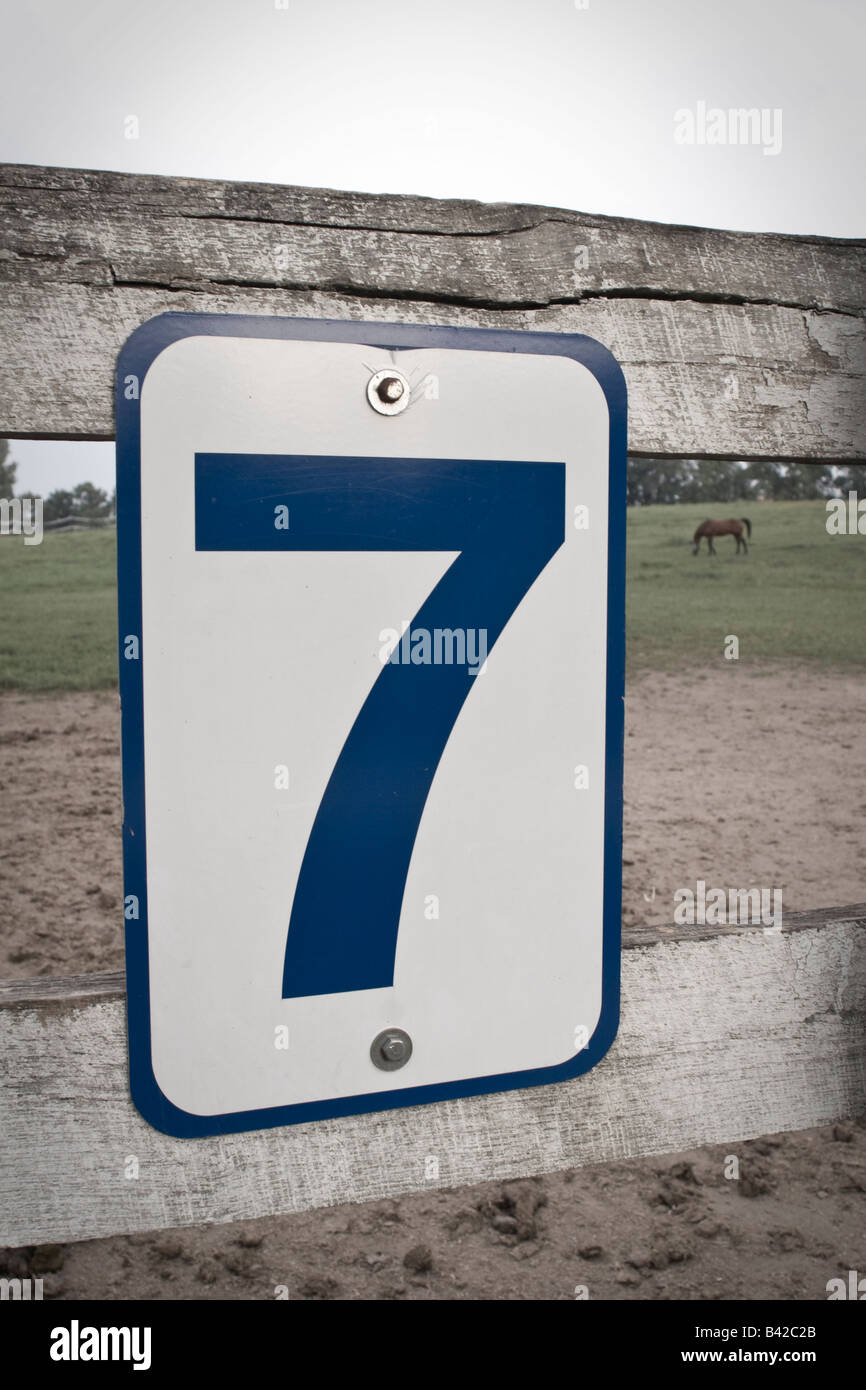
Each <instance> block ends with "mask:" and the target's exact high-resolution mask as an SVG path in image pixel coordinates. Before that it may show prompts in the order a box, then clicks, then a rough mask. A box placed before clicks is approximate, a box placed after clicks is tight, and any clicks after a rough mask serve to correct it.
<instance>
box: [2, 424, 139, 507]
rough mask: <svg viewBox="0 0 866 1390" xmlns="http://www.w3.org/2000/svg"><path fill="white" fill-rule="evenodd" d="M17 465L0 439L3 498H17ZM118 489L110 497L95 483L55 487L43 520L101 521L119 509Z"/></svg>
mask: <svg viewBox="0 0 866 1390" xmlns="http://www.w3.org/2000/svg"><path fill="white" fill-rule="evenodd" d="M17 474H18V465H17V463H15V462H14V461H13V460H12V459H10V457H9V440H8V439H0V497H7V498H11V497H14V496H15V483H16V480H17ZM32 495H33V494H32V493H29V492H28V493H23V494H22V493H19V496H26V497H30V496H32ZM116 499H117V489H115V490H114V491H113V492H112V494H111V496H110V497H109V495H108V493H107V492H106V491H105V489H104V488H101V487H96V485H95V484H94V483H76V485H75V487H73V488H55V490H54V492H50V493H49V494H48V496H47V497H44V498H43V499H42V520H43V522H46V521H63V520H65V518H66V517H74V518H80V519H81V520H82V521H102V520H105V519H106V518H107V517H110V516H113V515H114V512H115V509H116Z"/></svg>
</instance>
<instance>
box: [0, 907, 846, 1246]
mask: <svg viewBox="0 0 866 1390" xmlns="http://www.w3.org/2000/svg"><path fill="white" fill-rule="evenodd" d="M624 945H625V947H626V949H625V950H624V952H623V969H622V981H623V1009H622V1023H621V1026H620V1031H619V1036H618V1038H617V1040H616V1042H615V1043H614V1045H613V1047H612V1048H611V1050H610V1052H609V1053H608V1055H607V1057H606V1058H604V1060H603V1061H602V1062H600V1063H599V1065H598V1066H597V1067H595V1068H594V1070H593V1071H591V1072H589V1073H588V1074H587V1075H586V1076H583V1077H579V1078H577V1079H576V1080H574V1081H570V1082H564V1083H562V1084H561V1085H558V1086H544V1087H536V1088H531V1089H527V1090H523V1091H512V1092H508V1093H503V1094H499V1095H489V1096H478V1097H473V1098H471V1099H469V1100H458V1101H444V1102H439V1103H437V1104H433V1105H424V1106H416V1107H412V1108H410V1109H406V1110H393V1111H385V1112H380V1113H377V1114H373V1115H356V1116H349V1117H346V1118H343V1119H337V1120H323V1121H319V1122H318V1123H316V1124H307V1125H295V1126H288V1127H285V1128H282V1129H273V1130H261V1131H257V1132H255V1133H249V1134H236V1135H226V1136H221V1137H219V1138H215V1139H195V1140H178V1139H170V1138H168V1137H167V1136H165V1135H163V1134H159V1133H158V1132H157V1131H156V1130H154V1129H151V1128H150V1127H149V1126H148V1125H147V1124H146V1123H145V1121H144V1120H142V1119H141V1117H140V1116H139V1115H138V1114H137V1112H136V1111H135V1110H134V1109H133V1107H132V1104H131V1102H130V1100H129V1094H128V1088H127V1071H126V1056H125V1042H126V1039H125V1020H124V1006H123V998H122V977H121V976H120V975H109V976H104V977H99V976H87V977H82V978H81V979H79V980H63V981H51V980H44V979H40V980H33V981H23V982H18V981H10V982H6V983H5V984H3V986H2V987H0V1056H2V1058H3V1064H2V1068H0V1244H9V1245H23V1244H34V1243H41V1242H53V1241H66V1240H83V1239H88V1238H93V1237H96V1236H106V1235H112V1234H116V1233H119V1232H131V1231H151V1230H159V1229H163V1228H167V1227H173V1226H184V1225H192V1224H196V1223H198V1222H202V1221H214V1222H226V1221H236V1220H241V1219H247V1218H253V1217H257V1216H265V1215H273V1214H277V1213H282V1212H291V1211H305V1210H309V1209H310V1208H314V1207H321V1206H330V1205H333V1204H336V1203H341V1202H364V1201H368V1200H372V1199H374V1198H381V1197H396V1196H399V1195H401V1194H402V1193H406V1192H413V1191H418V1190H420V1189H422V1188H424V1187H452V1186H457V1185H460V1184H463V1183H475V1182H483V1181H487V1180H493V1179H503V1178H511V1177H517V1176H523V1175H526V1174H529V1173H546V1172H553V1171H556V1170H558V1169H563V1168H569V1167H573V1166H578V1165H582V1164H587V1163H600V1162H605V1161H607V1160H610V1159H617V1158H628V1157H635V1156H638V1155H646V1154H654V1153H660V1152H665V1151H668V1152H671V1151H675V1150H677V1149H681V1148H688V1147H692V1146H694V1145H698V1144H708V1143H726V1144H732V1145H735V1144H736V1143H737V1142H738V1141H740V1140H743V1139H748V1138H753V1137H755V1136H757V1135H760V1134H766V1133H770V1132H773V1131H781V1130H793V1129H800V1128H806V1127H808V1126H811V1125H817V1124H829V1123H831V1122H833V1121H836V1120H840V1119H844V1118H848V1117H850V1116H851V1115H853V1114H855V1113H859V1111H860V1110H861V1109H862V1103H863V1091H864V1082H866V904H864V903H860V904H857V905H855V906H852V907H847V908H837V909H833V910H830V909H827V910H823V911H821V912H817V913H803V914H798V915H796V916H794V915H792V916H791V917H790V918H789V919H788V922H787V923H786V925H785V928H784V930H783V931H782V932H781V934H779V935H773V934H768V933H765V932H763V931H761V930H760V929H755V930H753V929H742V928H723V929H720V930H714V929H708V928H698V929H690V928H676V929H675V928H669V929H661V930H652V929H642V930H641V931H638V932H632V933H629V934H627V936H626V938H625V941H624ZM131 1155H134V1156H135V1157H136V1158H137V1159H138V1162H139V1177H138V1179H137V1180H134V1179H127V1178H126V1177H125V1176H124V1173H125V1163H126V1160H127V1158H128V1157H129V1156H131ZM431 1155H432V1156H435V1157H437V1158H438V1160H439V1178H438V1180H436V1181H435V1182H431V1181H429V1180H427V1179H426V1178H425V1172H426V1168H425V1160H426V1159H427V1158H428V1156H431Z"/></svg>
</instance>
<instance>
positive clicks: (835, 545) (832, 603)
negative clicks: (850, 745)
mask: <svg viewBox="0 0 866 1390" xmlns="http://www.w3.org/2000/svg"><path fill="white" fill-rule="evenodd" d="M743 512H745V513H746V514H747V515H748V517H749V520H750V521H751V523H752V540H751V541H750V542H749V553H748V555H742V554H740V555H737V554H736V543H735V541H734V538H733V537H732V536H724V537H719V538H717V539H716V541H715V547H716V555H715V556H714V557H710V556H708V555H707V543H706V541H702V542H701V550H700V552H699V554H698V555H695V556H693V555H692V550H691V538H692V536H693V534H694V531H695V527H696V526H698V525H699V523H700V522H701V521H703V520H704V519H705V518H706V517H708V516H710V517H714V518H717V519H722V518H724V517H728V516H738V515H741V514H742V513H743ZM826 516H827V512H826V508H825V506H824V503H823V502H758V503H755V502H750V503H748V504H747V505H743V504H742V503H739V504H737V503H730V502H726V503H717V504H712V503H710V504H707V503H705V502H704V503H699V504H695V505H692V504H681V505H678V506H674V507H646V508H631V509H630V510H629V514H628V581H627V607H628V669H629V671H630V672H631V673H632V674H634V673H635V672H637V671H638V670H640V669H646V668H653V669H657V670H659V669H661V670H664V669H667V670H686V669H692V670H694V669H696V668H698V667H701V666H703V664H704V663H705V662H711V663H716V662H718V661H719V660H720V659H723V656H722V653H723V649H724V639H725V637H726V636H727V635H728V634H729V633H733V634H735V635H736V636H737V637H738V638H739V643H740V656H739V660H740V664H741V665H749V666H761V665H763V664H766V663H768V662H770V663H779V662H796V663H809V664H815V665H818V666H845V667H848V668H851V667H864V666H866V536H830V535H828V534H827V531H826V529H825V524H824V523H825V521H826Z"/></svg>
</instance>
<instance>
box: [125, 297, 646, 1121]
mask: <svg viewBox="0 0 866 1390" xmlns="http://www.w3.org/2000/svg"><path fill="white" fill-rule="evenodd" d="M169 348H170V351H167V350H166V349H169ZM130 375H134V376H135V378H136V379H137V380H138V381H140V382H141V383H142V385H144V383H145V377H146V379H147V381H146V384H147V390H142V391H140V392H138V393H136V394H135V396H134V397H129V396H128V395H127V393H126V392H125V391H124V382H125V380H126V378H127V377H129V376H130ZM431 379H435V380H436V381H437V383H438V382H440V381H442V383H443V388H444V387H445V385H446V384H447V388H448V389H447V391H446V390H444V389H443V393H442V400H441V401H440V400H438V392H437V395H436V396H428V395H427V394H426V393H425V392H424V391H423V390H417V391H415V392H414V395H413V391H412V387H411V383H412V382H413V381H415V382H421V383H423V382H425V381H427V380H431ZM190 380H195V381H196V383H197V389H196V391H195V392H190V391H189V389H188V383H189V381H190ZM323 380H326V381H327V382H328V409H327V411H323V410H322V408H321V399H322V392H321V384H322V381H323ZM431 401H435V404H431ZM410 406H411V409H409V407H410ZM395 416H399V417H400V418H399V419H397V420H395V419H393V417H395ZM117 436H118V515H119V533H118V535H119V559H118V569H119V620H120V634H121V662H120V666H121V699H122V704H123V758H124V802H125V809H126V816H125V822H124V875H125V895H126V897H127V899H128V900H131V899H132V898H134V899H135V900H136V901H137V902H138V903H139V905H140V910H139V914H138V917H137V918H136V919H135V920H129V921H128V922H127V980H128V1003H129V1037H130V1084H131V1090H132V1095H133V1099H134V1100H135V1103H136V1104H137V1106H138V1108H139V1110H140V1111H141V1112H142V1114H143V1115H144V1116H145V1118H146V1119H147V1120H148V1121H149V1122H150V1123H151V1124H153V1125H155V1126H156V1127H157V1128H158V1129H161V1130H163V1131H165V1132H167V1133H169V1134H173V1135H177V1136H178V1137H184V1138H185V1137H193V1136H199V1135H204V1134H224V1133H230V1132H234V1131H239V1130H245V1129H259V1128H264V1127H267V1126H271V1125H284V1124H293V1123H299V1122H307V1121H311V1120H318V1119H324V1118H331V1117H333V1116H336V1115H346V1114H353V1113H362V1112H365V1111H371V1110H378V1109H387V1108H393V1107H394V1106H405V1105H414V1104H420V1103H426V1102H430V1101H437V1100H445V1099H453V1098H455V1097H462V1096H474V1095H479V1094H483V1093H484V1092H492V1091H504V1090H512V1089H516V1088H518V1087H525V1086H531V1085H546V1084H549V1083H552V1082H556V1081H566V1080H570V1079H573V1078H575V1077H579V1076H580V1075H581V1073H583V1072H585V1071H587V1070H589V1069H590V1068H591V1067H592V1066H594V1065H595V1064H596V1062H598V1061H599V1060H600V1058H601V1057H603V1056H604V1054H605V1052H606V1051H607V1049H608V1048H609V1046H610V1044H611V1042H612V1041H613V1038H614V1036H615V1034H616V1027H617V1021H618V1012H619V937H620V931H619V927H620V909H621V822H620V811H619V808H620V805H621V778H622V733H623V730H622V708H623V667H624V571H625V559H624V531H625V526H624V516H625V387H624V382H623V379H622V373H621V372H620V369H619V367H618V366H617V364H616V363H615V362H614V360H613V358H612V357H611V355H610V353H609V352H607V350H606V349H605V348H603V347H601V345H600V344H598V343H595V342H593V340H591V339H588V338H584V337H582V336H572V335H562V334H546V333H545V334H537V333H515V332H499V331H498V330H497V331H494V332H491V331H485V330H480V329H463V328H460V329H456V328H431V327H419V326H417V325H407V324H369V323H357V322H347V323H334V322H326V321H322V322H319V321H316V320H296V319H278V318H274V319H270V318H263V317H257V318H243V317H241V318H235V317H232V316H220V315H199V314H167V315H162V316H161V317H159V318H156V319H153V320H151V321H150V322H149V323H147V324H144V325H143V326H142V327H141V328H140V329H138V330H137V331H136V332H135V333H134V334H133V336H132V338H131V339H130V340H129V342H128V343H127V344H126V346H125V347H124V349H123V351H122V353H121V356H120V361H119V364H118V391H117ZM169 492H170V493H171V495H172V496H174V497H175V498H176V501H177V505H176V506H173V507H172V508H171V509H169V511H168V512H166V509H165V507H164V505H163V500H164V498H165V496H166V495H167V494H168V493H169ZM578 507H579V508H581V509H582V515H585V517H586V518H587V522H586V524H585V525H584V526H582V527H581V528H576V527H575V526H574V525H573V518H574V516H575V509H576V508H578ZM289 517H290V518H291V522H290V524H288V518H289ZM386 631H387V632H394V633H395V634H397V643H396V646H395V647H394V650H393V652H390V653H389V656H388V659H386V660H385V661H384V662H382V661H381V660H380V650H381V645H382V634H383V632H386ZM275 634H278V635H279V640H275V636H274V635H275ZM479 634H483V636H484V651H485V655H486V659H485V663H484V669H485V679H484V681H479V680H476V679H474V677H475V676H476V675H477V669H476V668H474V667H473V664H472V658H471V652H472V651H475V650H476V647H477V644H478V641H479V640H480V638H479ZM131 642H132V643H134V649H135V653H136V659H135V660H132V659H127V653H128V652H129V650H130V643H131ZM578 757H579V758H580V759H581V760H582V762H581V766H582V767H583V768H585V769H586V777H585V779H584V780H583V782H581V784H580V795H577V794H576V793H575V789H574V788H575V781H574V776H573V773H572V769H573V768H574V766H575V762H576V759H577V758H578ZM277 764H279V765H280V766H283V765H285V766H287V767H288V766H291V768H292V777H291V790H290V791H288V789H287V791H288V795H286V796H285V797H280V798H274V797H273V795H272V794H271V788H270V786H269V785H268V783H267V779H264V780H263V779H262V778H261V777H260V776H259V775H258V771H257V769H261V768H262V767H267V768H270V767H274V766H275V765H277ZM239 847H241V848H242V852H239ZM431 883H435V884H436V885H437V901H438V899H439V898H440V897H441V901H442V902H443V903H447V904H448V910H447V912H442V913H438V914H437V916H436V931H435V932H431V931H430V930H429V929H428V928H427V922H426V918H423V917H422V916H421V914H419V912H418V910H417V909H418V904H419V903H421V902H425V894H427V892H428V886H429V884H431ZM280 967H282V968H280ZM262 1018H267V1019H268V1020H269V1027H268V1028H267V1029H263V1028H262V1022H261V1020H262ZM575 1018H577V1019H580V1020H581V1023H580V1025H579V1026H578V1027H576V1026H575V1022H574V1020H575ZM395 1019H396V1020H399V1024H395V1022H394V1020H395ZM275 1029H276V1030H285V1036H286V1037H288V1036H291V1038H292V1047H291V1048H278V1047H275V1046H274V1043H273V1039H274V1037H275V1035H279V1034H275V1031H274V1030H275Z"/></svg>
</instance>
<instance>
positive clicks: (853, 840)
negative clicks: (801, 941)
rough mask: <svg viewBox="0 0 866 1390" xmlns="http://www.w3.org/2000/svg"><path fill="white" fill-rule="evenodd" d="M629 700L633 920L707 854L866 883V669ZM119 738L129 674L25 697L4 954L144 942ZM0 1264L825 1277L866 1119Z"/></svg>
mask: <svg viewBox="0 0 866 1390" xmlns="http://www.w3.org/2000/svg"><path fill="white" fill-rule="evenodd" d="M626 725H627V734H626V759H625V832H624V848H623V881H624V905H623V921H624V922H625V923H626V924H637V923H641V922H645V923H653V924H664V923H666V922H670V921H671V920H672V919H673V906H674V900H673V894H674V892H675V890H676V889H678V888H688V887H691V888H692V889H694V887H695V883H696V880H697V879H698V878H702V879H704V881H705V882H706V883H707V885H708V887H724V888H728V887H739V888H749V887H766V888H780V889H781V890H782V895H783V903H784V911H785V912H794V911H799V910H802V909H805V908H809V907H818V906H832V905H843V904H848V903H853V902H859V901H863V900H864V899H866V867H864V862H863V856H862V823H863V815H864V812H866V775H864V774H866V740H864V738H863V735H862V730H863V728H864V726H866V681H863V679H862V678H861V677H858V676H857V675H853V674H852V675H845V674H838V673H832V674H830V673H825V674H821V673H812V672H810V671H807V670H803V669H797V670H776V671H767V672H764V673H761V674H750V673H748V672H746V671H744V670H743V671H740V670H737V669H736V668H735V667H726V668H724V669H723V670H721V671H719V672H716V673H714V674H713V675H712V676H708V675H707V676H704V675H702V673H700V672H698V673H694V674H688V675H665V674H662V673H652V674H649V675H646V676H644V677H642V678H640V679H639V680H636V681H635V682H633V683H632V684H631V685H630V687H629V690H628V695H627V700H626ZM119 737H120V720H119V704H118V699H117V696H116V695H115V694H99V695H97V694H80V695H63V696H60V697H47V696H43V697H33V696H24V695H19V694H7V695H4V696H2V698H0V788H2V798H0V849H2V867H0V977H5V978H7V979H8V978H23V977H32V976H34V975H40V974H41V975H46V974H50V975H63V974H75V973H79V972H83V971H94V970H117V969H120V968H121V967H122V964H123V949H122V925H121V911H120V909H121V867H120V820H121V795H120V765H119ZM729 1154H733V1155H735V1156H736V1157H737V1158H738V1160H739V1165H740V1166H739V1177H738V1178H737V1179H731V1178H728V1177H726V1175H725V1172H726V1159H727V1157H728V1155H729ZM727 1167H728V1169H730V1167H731V1165H730V1164H728V1165H727ZM0 1266H5V1267H6V1270H5V1272H9V1273H20V1274H24V1273H26V1272H28V1270H30V1271H31V1272H33V1273H42V1274H43V1275H44V1277H45V1281H46V1282H45V1293H46V1296H48V1297H55V1298H66V1299H73V1298H82V1297H92V1298H107V1299H108V1298H121V1299H125V1298H245V1299H249V1298H273V1297H275V1296H276V1294H275V1290H276V1289H277V1288H278V1287H280V1286H282V1287H284V1288H285V1290H286V1291H287V1293H288V1296H289V1297H290V1298H301V1299H305V1298H306V1299H309V1298H361V1299H367V1298H371V1299H382V1298H409V1299H455V1298H462V1299H550V1298H573V1297H575V1288H585V1289H586V1290H587V1293H588V1295H589V1297H591V1298H619V1299H628V1298H720V1299H741V1298H825V1297H826V1292H825V1289H826V1283H827V1280H828V1279H831V1278H834V1277H836V1276H837V1275H839V1274H840V1273H841V1274H842V1275H843V1277H844V1276H845V1275H846V1273H847V1271H848V1270H849V1269H857V1270H860V1271H861V1272H866V1128H864V1126H863V1123H862V1122H858V1123H846V1124H843V1125H837V1126H834V1127H831V1128H830V1129H827V1130H813V1131H806V1132H803V1133H800V1134H796V1135H777V1136H768V1137H766V1138H764V1139H761V1140H755V1141H752V1142H751V1143H747V1144H739V1145H736V1146H732V1147H731V1148H730V1149H729V1150H725V1149H722V1148H708V1149H703V1150H698V1151H695V1152H692V1153H687V1154H678V1155H666V1156H663V1157H660V1158H654V1159H649V1160H640V1161H637V1160H633V1161H627V1162H618V1163H610V1164H606V1165H603V1166H600V1167H596V1168H587V1169H582V1170H577V1171H574V1172H566V1173H562V1174H555V1175H553V1176H548V1177H546V1178H544V1179H537V1180H536V1179H533V1180H527V1181H524V1182H519V1183H507V1184H495V1185H485V1186H478V1187H473V1188H464V1189H460V1190H452V1191H446V1192H436V1193H431V1192H426V1193H421V1194H418V1195H416V1196H413V1197H405V1198H401V1199H400V1200H399V1201H395V1202H376V1203H371V1204H367V1205H364V1206H357V1207H340V1208H332V1209H330V1210H327V1211H322V1212H312V1213H305V1214H304V1215H300V1216H291V1217H280V1218H267V1219H265V1220H262V1221H258V1222H250V1223H244V1224H243V1225H237V1226H235V1225H233V1226H204V1227H197V1228H194V1229H191V1230H185V1231H176V1232H162V1233H159V1234H155V1235H152V1236H151V1235H148V1236H130V1237H114V1238H112V1239H110V1240H99V1241H87V1242H83V1243H81V1244H78V1245H72V1246H67V1247H65V1248H61V1247H40V1248H38V1249H37V1250H35V1251H33V1250H22V1251H10V1252H6V1253H5V1254H3V1253H2V1252H0ZM0 1272H4V1270H3V1269H2V1268H0Z"/></svg>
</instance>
